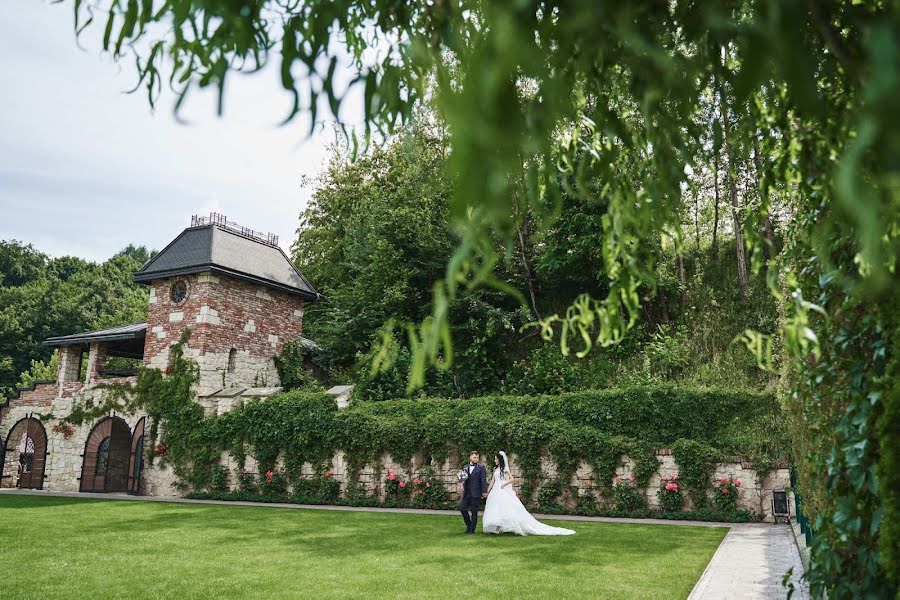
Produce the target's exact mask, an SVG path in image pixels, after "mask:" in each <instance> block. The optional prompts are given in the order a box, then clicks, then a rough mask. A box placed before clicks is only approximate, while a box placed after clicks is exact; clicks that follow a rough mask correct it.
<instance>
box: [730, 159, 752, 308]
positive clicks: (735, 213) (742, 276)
mask: <svg viewBox="0 0 900 600" xmlns="http://www.w3.org/2000/svg"><path fill="white" fill-rule="evenodd" d="M729 162H730V161H729ZM734 179H735V178H734V173H733V172H732V166H731V165H729V168H728V191H729V195H730V196H731V215H732V217H733V218H734V245H735V249H736V250H737V271H738V287H739V288H740V291H741V298H746V297H747V291H748V289H747V288H748V283H747V256H746V254H745V252H744V228H743V225H742V224H741V207H740V203H739V200H738V194H737V184H736V182H735V180H734Z"/></svg>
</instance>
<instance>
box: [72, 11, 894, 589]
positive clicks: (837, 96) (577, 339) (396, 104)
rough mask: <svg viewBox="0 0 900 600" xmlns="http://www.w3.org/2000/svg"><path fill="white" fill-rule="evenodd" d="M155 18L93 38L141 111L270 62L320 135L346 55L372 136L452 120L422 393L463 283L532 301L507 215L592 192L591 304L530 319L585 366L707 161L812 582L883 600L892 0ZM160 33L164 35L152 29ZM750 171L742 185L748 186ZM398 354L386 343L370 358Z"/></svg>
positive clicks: (545, 212) (670, 230)
mask: <svg viewBox="0 0 900 600" xmlns="http://www.w3.org/2000/svg"><path fill="white" fill-rule="evenodd" d="M153 5H154V3H152V2H147V3H143V4H139V3H138V2H136V1H129V2H127V3H126V2H119V1H114V2H112V3H111V8H110V9H109V12H108V15H107V16H106V19H105V28H104V30H103V46H104V48H106V49H108V50H110V51H112V53H113V54H114V56H116V57H122V56H123V55H124V53H125V52H137V53H138V56H137V60H136V64H137V68H138V72H139V74H140V80H141V83H142V84H144V85H145V86H146V90H147V91H148V94H149V96H150V100H151V102H153V101H154V100H155V99H156V97H157V96H158V93H159V89H160V87H161V85H162V82H163V81H169V82H171V84H172V85H173V86H174V87H175V88H176V91H178V92H179V93H180V97H179V101H178V103H179V105H180V104H181V101H182V100H183V99H184V97H185V94H186V93H187V92H188V90H189V89H191V88H192V87H194V86H200V87H205V86H217V87H218V89H219V92H220V98H221V94H222V93H223V92H224V84H225V81H226V79H227V77H228V76H229V73H230V72H232V71H241V70H254V69H256V68H259V67H261V66H262V65H264V64H265V63H266V62H267V61H268V59H269V58H270V57H271V56H278V57H279V58H280V63H281V75H282V77H281V83H282V86H283V87H284V89H286V90H287V91H288V92H289V93H290V94H292V95H293V97H294V98H295V104H294V109H293V111H292V112H291V114H290V115H289V118H290V117H293V116H295V115H296V114H298V113H308V114H310V116H311V117H312V119H311V122H313V123H315V121H316V113H317V111H318V109H319V108H320V104H319V102H318V100H319V99H320V98H321V99H322V100H323V102H322V106H323V107H326V108H324V110H330V111H331V113H332V114H334V115H335V116H338V114H339V109H340V107H341V100H342V98H343V95H342V94H344V93H345V92H346V89H347V88H346V84H345V82H344V79H343V78H341V77H337V76H335V72H336V66H337V64H338V61H339V59H338V56H337V55H336V53H335V46H337V45H338V42H340V43H342V44H343V46H344V47H345V48H346V51H347V53H348V55H349V62H350V64H351V70H352V72H353V73H352V76H353V77H352V79H351V87H355V86H358V87H359V88H360V89H361V90H362V91H363V95H364V103H363V110H364V117H365V123H366V131H367V132H368V131H369V130H370V127H372V126H375V127H380V128H384V129H388V130H390V129H391V128H392V127H394V126H395V125H396V124H397V123H399V122H401V121H403V120H404V119H407V118H408V117H409V116H410V115H412V114H413V112H414V109H415V106H416V105H417V103H418V102H420V101H422V100H423V99H425V98H427V99H428V100H430V101H433V103H434V105H435V106H436V107H437V110H438V112H439V114H440V116H441V117H442V118H443V119H444V120H445V121H446V124H447V128H448V134H449V140H450V147H451V148H452V154H451V155H450V161H449V166H448V172H449V174H450V176H451V177H452V178H453V182H454V189H453V196H452V198H451V199H450V203H449V210H450V214H451V215H452V217H453V219H454V223H455V224H456V226H457V231H459V232H460V235H461V240H460V244H459V246H458V247H457V250H456V251H455V252H454V255H453V257H452V259H451V260H450V261H449V262H448V268H447V273H446V277H444V278H443V279H442V280H440V281H438V282H436V283H435V285H434V287H433V288H432V290H433V292H432V293H433V297H432V303H431V314H430V316H428V317H426V318H425V319H423V320H422V321H421V322H419V324H416V325H414V324H409V325H408V326H407V327H406V328H405V330H406V331H405V333H406V335H407V336H408V337H409V339H410V346H411V349H410V350H411V355H412V358H411V371H410V375H411V377H410V384H411V387H414V388H415V387H420V386H421V385H422V384H423V383H424V382H425V376H426V366H427V365H429V364H431V365H437V366H439V367H443V366H445V365H448V364H450V360H451V358H452V351H453V344H452V338H451V332H450V326H449V323H450V322H451V313H450V311H449V306H450V302H452V301H453V300H454V299H455V298H456V297H457V296H458V295H459V294H460V293H461V291H462V290H464V289H470V288H474V287H478V286H482V285H488V286H493V287H495V288H498V289H502V290H505V291H506V292H508V293H510V294H511V295H513V296H518V297H520V298H524V294H522V293H521V292H516V291H515V290H514V289H512V288H510V287H509V286H508V285H507V284H506V283H505V282H503V281H502V280H500V279H499V278H498V277H497V276H496V275H495V274H494V272H493V269H494V267H495V266H496V264H497V263H498V261H499V256H498V254H497V251H496V247H497V245H496V243H494V242H495V240H496V239H498V238H499V239H500V240H501V241H502V242H503V243H504V244H503V245H511V243H512V241H513V240H514V237H515V234H516V231H517V228H518V227H517V226H518V225H519V224H520V223H521V220H522V216H523V213H524V211H517V210H515V209H514V207H515V206H516V205H517V202H520V201H524V202H526V203H527V206H528V207H529V210H530V211H531V212H532V213H533V214H534V215H535V217H536V220H535V222H536V223H538V224H541V226H542V228H546V227H550V226H551V225H549V223H552V222H553V221H554V220H556V219H555V217H557V216H558V215H559V214H560V213H559V211H558V209H559V206H560V198H561V195H562V193H563V191H564V189H569V190H572V191H573V193H575V194H577V195H578V196H580V197H583V198H587V199H593V200H596V201H598V202H603V203H605V206H606V215H604V217H603V218H602V219H601V221H600V230H601V231H602V233H603V234H604V237H603V240H602V243H601V245H600V248H599V250H600V254H601V256H602V258H603V263H604V269H605V275H606V278H607V279H606V285H605V286H604V289H603V291H602V292H601V293H600V294H599V295H598V296H597V297H594V296H591V295H588V294H585V295H583V296H578V297H577V298H576V300H575V302H574V303H572V304H571V306H570V307H569V308H568V309H567V310H565V311H564V312H560V313H557V314H555V315H549V316H544V318H543V319H542V320H541V322H542V329H541V331H542V334H543V335H544V337H546V338H554V339H558V340H559V341H560V342H561V347H562V350H563V352H569V351H570V348H571V350H574V351H576V352H578V353H582V354H583V353H585V352H587V351H588V350H589V349H590V348H592V347H594V346H597V345H600V346H606V345H609V344H611V343H615V342H618V341H620V340H621V339H622V337H623V335H624V333H625V332H626V331H627V330H628V329H630V328H631V327H633V325H634V324H635V322H636V321H637V319H638V317H639V316H640V313H641V310H642V304H643V301H642V293H643V292H644V291H646V290H647V289H651V288H652V286H653V284H654V282H655V280H656V273H655V269H654V266H655V263H656V260H655V258H656V256H657V254H658V252H657V251H656V250H657V249H658V248H659V247H660V246H661V245H665V244H666V243H667V242H668V243H672V244H673V245H674V247H675V248H677V247H678V245H679V243H680V241H681V240H682V239H683V236H682V235H681V233H682V232H681V225H682V222H683V219H684V214H685V210H684V208H685V205H686V202H685V200H686V195H687V196H689V192H690V190H691V188H692V185H693V184H694V183H695V182H694V181H693V179H692V175H691V173H692V172H693V173H703V172H709V171H710V170H711V171H713V172H715V173H719V172H720V171H721V172H722V174H723V176H724V177H723V179H724V181H723V182H722V186H721V188H722V195H723V197H725V198H727V199H728V204H730V207H729V209H730V212H731V213H732V216H733V221H734V234H735V237H736V239H737V242H738V243H737V244H736V247H735V262H736V264H737V266H738V273H739V285H740V290H741V294H742V295H744V294H746V284H747V282H746V278H747V275H748V271H749V270H752V269H754V268H762V267H766V268H767V273H768V275H769V281H770V283H771V289H772V291H773V293H774V294H775V296H776V297H777V298H778V299H779V301H780V303H781V304H782V308H783V318H782V320H781V323H780V327H779V328H778V329H777V330H774V331H773V332H772V333H775V334H777V337H776V338H774V339H773V338H771V337H768V336H765V335H761V334H760V333H758V332H752V331H751V332H748V333H747V335H746V338H745V341H746V342H747V344H748V345H749V346H750V347H751V348H752V349H753V350H754V351H755V352H756V354H757V356H758V358H759V360H760V362H761V363H762V364H764V365H767V366H772V364H773V363H774V362H775V361H776V360H778V359H780V361H781V362H780V366H781V368H782V373H783V380H782V384H783V385H782V389H783V394H782V396H783V398H784V400H785V402H786V404H787V405H788V407H789V409H790V412H791V415H792V418H793V430H794V432H795V439H796V446H795V458H796V460H797V463H798V467H799V469H800V485H801V487H802V491H803V493H804V496H805V497H808V498H810V499H811V501H810V504H809V505H810V507H811V508H814V509H815V512H816V514H815V517H816V536H815V538H814V540H815V541H814V546H813V549H812V550H813V553H812V568H811V570H810V572H809V579H810V583H811V585H812V590H813V593H814V594H816V595H817V596H821V595H824V594H825V593H826V592H827V593H828V594H829V596H831V597H835V598H844V597H862V596H869V597H885V596H891V595H894V594H895V593H896V590H897V582H898V580H900V573H898V571H897V568H898V561H897V560H896V556H897V554H896V548H897V545H898V541H897V538H896V534H897V526H896V519H897V517H898V515H897V513H896V507H897V505H898V501H897V495H898V494H900V488H898V487H897V486H893V487H888V486H885V485H883V484H882V483H880V482H886V481H887V482H891V481H896V480H897V473H896V469H897V468H898V465H897V461H896V460H894V459H893V458H892V457H887V458H885V457H884V454H885V453H886V451H888V450H890V449H893V448H895V447H896V441H895V439H893V437H894V436H895V435H896V431H897V411H896V410H895V407H894V406H893V405H890V406H889V407H888V408H889V409H890V410H887V411H886V410H885V399H886V398H888V396H890V395H892V394H894V393H895V388H894V387H893V386H895V382H894V381H892V380H891V376H890V374H891V373H892V371H886V368H887V365H888V364H889V363H890V361H892V360H893V353H894V352H895V351H896V350H895V349H894V348H893V347H892V346H891V343H892V336H893V331H894V330H895V329H896V327H897V326H898V323H897V320H896V318H895V316H894V315H893V313H892V312H891V311H892V310H893V309H892V308H891V307H892V305H894V304H895V299H896V295H897V285H898V284H897V281H898V278H897V273H896V261H897V254H898V248H900V228H898V223H900V214H898V213H900V202H898V186H897V183H896V182H897V180H898V172H900V162H898V161H897V156H898V155H900V152H898V150H900V121H898V120H897V119H896V114H895V113H896V109H895V104H896V98H897V97H898V95H900V94H898V92H900V43H898V40H900V10H898V7H897V4H896V3H895V2H879V1H874V0H870V1H860V2H837V1H836V0H813V1H811V2H806V1H801V0H785V1H775V0H734V1H728V2H710V3H697V2H664V1H660V0H639V1H635V2H612V3H571V2H515V3H510V2H478V1H471V2H469V1H464V0H456V1H449V2H434V3H418V4H407V3H397V2H394V1H393V0H376V1H373V2H355V1H351V0H341V1H338V2H334V1H331V0H327V1H326V0H312V1H310V2H304V3H292V4H291V3H289V4H285V3H282V2H278V1H277V0H271V1H268V2H266V1H246V2H233V3H218V2H194V1H191V0H174V1H170V2H167V3H165V4H163V5H162V7H160V8H159V9H154V6H153ZM75 15H76V29H78V30H79V31H82V30H83V29H84V28H85V27H87V25H88V24H89V19H92V18H93V10H92V7H90V6H89V5H88V3H82V2H81V1H80V0H76V2H75ZM157 23H164V24H165V27H168V29H164V30H163V32H162V33H161V34H157V32H158V31H159V29H158V28H157V27H154V26H152V25H155V24H157ZM151 32H152V33H151ZM142 38H143V39H142ZM336 38H337V39H336ZM137 42H146V43H144V44H140V43H137ZM220 107H221V104H220ZM711 150H712V152H711ZM711 154H712V156H710V155H711ZM751 160H753V162H754V163H755V165H754V167H755V170H756V171H757V172H758V175H759V177H758V182H757V185H756V186H755V187H756V192H757V193H756V194H753V195H749V196H747V197H742V195H740V194H739V192H740V191H741V186H740V185H739V181H738V179H739V175H740V173H741V172H744V171H746V170H747V169H746V168H744V167H742V166H741V165H742V163H743V164H749V162H750V161H751ZM710 163H712V165H711V166H712V169H710ZM560 172H562V173H563V175H564V176H565V177H566V178H570V179H571V180H570V181H564V182H562V183H561V182H560V181H559V174H560ZM521 182H524V185H523V186H521V188H520V187H519V184H520V183H521ZM718 187H719V185H718V178H717V179H716V188H717V189H718ZM519 189H522V190H524V193H523V194H518V193H517V190H519ZM716 194H717V195H718V191H716ZM743 200H750V201H747V202H744V201H743ZM716 208H718V205H717V206H716ZM775 209H782V210H783V216H784V217H785V221H786V225H785V229H786V231H785V235H784V239H785V240H787V242H788V243H786V244H785V245H784V247H783V248H782V249H781V251H780V252H779V253H778V254H777V255H776V254H775V253H774V252H773V251H772V247H771V245H770V239H769V238H770V237H771V236H769V235H767V234H766V232H767V231H768V227H767V226H766V222H767V220H770V218H771V217H772V216H773V214H775ZM767 258H768V264H765V263H766V259H767ZM574 293H575V290H573V294H574ZM400 331H402V330H400ZM396 345H397V337H396V336H392V335H387V336H386V337H385V351H384V352H383V353H382V354H381V356H380V358H379V360H378V361H376V366H381V365H387V364H389V362H390V361H389V360H383V359H390V358H391V357H392V356H395V355H396V354H397V351H396V350H395V348H396ZM890 364H893V363H890ZM886 373H887V375H886ZM891 402H894V400H893V398H891ZM881 523H884V526H882V525H881ZM880 550H883V552H880Z"/></svg>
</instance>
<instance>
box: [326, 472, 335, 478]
mask: <svg viewBox="0 0 900 600" xmlns="http://www.w3.org/2000/svg"><path fill="white" fill-rule="evenodd" d="M332 475H334V471H328V472H327V473H325V477H331V476H332Z"/></svg>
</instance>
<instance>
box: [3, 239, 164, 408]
mask: <svg viewBox="0 0 900 600" xmlns="http://www.w3.org/2000/svg"><path fill="white" fill-rule="evenodd" d="M149 259H150V253H149V252H148V251H147V250H146V249H145V248H143V247H137V248H136V247H134V246H129V247H127V248H125V249H124V250H122V251H121V252H119V253H118V254H116V255H115V256H113V257H112V258H110V259H109V260H107V261H106V262H104V263H101V264H97V263H92V262H88V261H85V260H82V259H80V258H75V257H71V256H64V257H61V258H49V257H48V256H47V255H45V254H42V253H41V252H39V251H38V250H36V249H34V248H33V247H32V246H30V245H29V246H26V245H22V244H20V243H19V242H16V241H0V396H4V395H7V394H9V393H12V391H14V390H15V388H16V387H18V386H20V385H21V386H27V385H30V384H31V383H33V382H34V381H35V380H40V379H54V378H55V376H56V369H55V368H48V365H49V364H50V363H51V362H52V361H54V360H55V359H54V358H53V352H52V349H51V348H46V347H44V346H42V345H41V343H42V342H43V341H44V340H46V339H47V338H48V337H51V336H56V335H67V334H70V333H77V332H79V331H90V330H92V329H101V328H103V327H111V326H113V325H122V324H125V323H136V322H139V321H142V320H145V319H146V318H147V293H146V290H145V289H144V288H142V287H141V286H138V285H136V284H134V283H132V281H131V276H132V275H133V274H134V272H135V271H137V270H138V269H140V268H141V267H142V266H143V265H144V263H145V262H147V261H148V260H149ZM53 364H54V365H55V362H53Z"/></svg>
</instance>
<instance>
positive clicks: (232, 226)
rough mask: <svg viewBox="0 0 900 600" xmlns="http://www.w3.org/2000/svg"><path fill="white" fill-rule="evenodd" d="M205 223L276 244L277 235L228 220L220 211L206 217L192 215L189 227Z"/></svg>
mask: <svg viewBox="0 0 900 600" xmlns="http://www.w3.org/2000/svg"><path fill="white" fill-rule="evenodd" d="M206 225H216V226H217V227H221V228H222V229H227V230H228V231H233V232H234V233H239V234H241V235H243V236H245V237H249V238H252V239H254V240H256V241H258V242H262V243H263V244H268V245H270V246H277V245H278V236H277V235H275V234H274V233H265V232H262V231H255V230H253V229H251V228H250V227H244V226H243V225H240V224H238V223H235V222H234V221H229V220H228V217H226V216H225V215H223V214H221V213H217V212H211V213H209V216H208V217H201V216H200V215H193V216H192V217H191V227H204V226H206Z"/></svg>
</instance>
